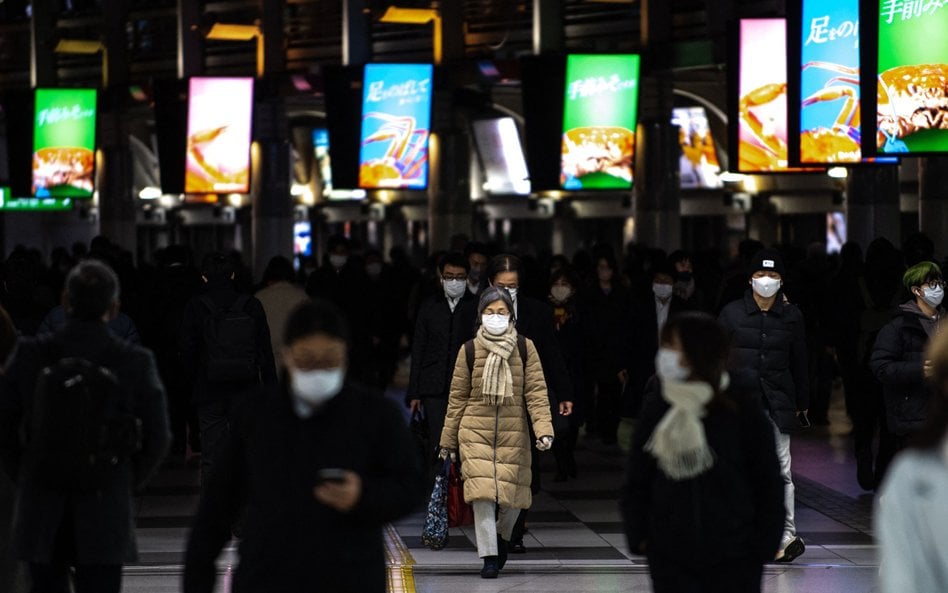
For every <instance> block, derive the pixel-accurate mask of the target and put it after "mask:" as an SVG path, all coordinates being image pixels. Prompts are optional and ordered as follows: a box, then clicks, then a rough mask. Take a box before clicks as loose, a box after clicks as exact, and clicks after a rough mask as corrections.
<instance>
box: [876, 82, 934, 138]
mask: <svg viewBox="0 0 948 593" xmlns="http://www.w3.org/2000/svg"><path fill="white" fill-rule="evenodd" d="M878 96H879V106H878V114H877V116H878V132H877V134H876V144H877V145H878V147H879V148H882V149H884V151H885V152H909V149H908V146H907V145H906V144H905V142H904V140H905V139H906V138H908V137H909V136H912V135H913V134H917V133H919V132H925V131H927V130H933V131H934V130H948V115H946V113H948V65H945V64H917V65H908V66H897V67H895V68H889V69H888V70H886V71H885V72H882V73H881V74H879V90H878Z"/></svg>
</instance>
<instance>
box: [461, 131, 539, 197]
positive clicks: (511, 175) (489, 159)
mask: <svg viewBox="0 0 948 593" xmlns="http://www.w3.org/2000/svg"><path fill="white" fill-rule="evenodd" d="M471 126H472V128H473V131H474V144H475V145H476V146H477V154H478V156H479V157H480V162H481V166H482V167H483V168H484V178H485V182H484V191H486V192H487V193H491V194H520V195H526V194H529V193H530V173H529V172H528V171H527V161H526V159H524V157H523V147H522V146H521V144H520V133H519V132H518V131H517V123H516V122H515V121H514V120H513V118H511V117H500V118H497V119H480V120H474V122H472V124H471Z"/></svg>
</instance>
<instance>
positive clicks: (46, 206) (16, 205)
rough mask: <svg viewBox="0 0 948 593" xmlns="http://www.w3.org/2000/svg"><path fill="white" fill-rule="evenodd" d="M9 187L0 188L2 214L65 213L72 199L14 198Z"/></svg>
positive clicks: (70, 207)
mask: <svg viewBox="0 0 948 593" xmlns="http://www.w3.org/2000/svg"><path fill="white" fill-rule="evenodd" d="M11 196H12V193H11V191H10V188H9V187H0V210H2V211H4V212H65V211H68V210H72V203H73V198H14V197H11Z"/></svg>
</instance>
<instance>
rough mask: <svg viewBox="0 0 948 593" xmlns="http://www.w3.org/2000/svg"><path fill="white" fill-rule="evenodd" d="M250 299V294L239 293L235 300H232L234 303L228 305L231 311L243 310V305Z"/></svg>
mask: <svg viewBox="0 0 948 593" xmlns="http://www.w3.org/2000/svg"><path fill="white" fill-rule="evenodd" d="M249 300H250V295H246V294H241V295H237V300H235V301H234V304H233V305H231V306H230V310H231V311H233V312H241V311H243V310H244V307H245V306H247V302H248V301H249Z"/></svg>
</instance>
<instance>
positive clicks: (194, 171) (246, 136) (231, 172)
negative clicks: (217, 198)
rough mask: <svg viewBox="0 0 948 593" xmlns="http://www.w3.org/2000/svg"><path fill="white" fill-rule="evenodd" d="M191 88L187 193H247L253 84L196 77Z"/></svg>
mask: <svg viewBox="0 0 948 593" xmlns="http://www.w3.org/2000/svg"><path fill="white" fill-rule="evenodd" d="M188 88H189V90H188V146H187V160H186V167H185V176H184V191H185V193H189V194H211V193H224V192H228V193H230V192H233V193H247V192H248V191H249V190H250V140H251V124H252V121H253V79H252V78H200V77H195V78H192V79H191V80H190V83H189V87H188Z"/></svg>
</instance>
